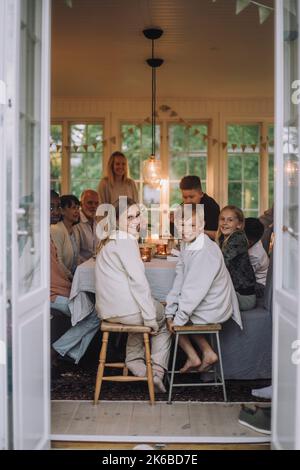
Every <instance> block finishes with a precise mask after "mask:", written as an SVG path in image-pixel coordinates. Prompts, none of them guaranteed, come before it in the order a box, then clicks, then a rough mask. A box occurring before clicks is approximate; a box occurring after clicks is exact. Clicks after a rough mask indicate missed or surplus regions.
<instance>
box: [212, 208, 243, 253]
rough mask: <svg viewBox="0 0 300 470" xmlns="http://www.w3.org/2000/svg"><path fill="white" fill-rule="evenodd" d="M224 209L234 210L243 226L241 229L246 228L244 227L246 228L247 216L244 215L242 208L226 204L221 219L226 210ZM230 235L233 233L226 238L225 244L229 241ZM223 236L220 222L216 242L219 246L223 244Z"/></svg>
mask: <svg viewBox="0 0 300 470" xmlns="http://www.w3.org/2000/svg"><path fill="white" fill-rule="evenodd" d="M224 211H232V212H233V213H234V215H235V216H236V218H237V219H238V221H239V223H240V224H241V228H240V229H239V230H244V228H245V216H244V213H243V211H242V209H240V208H239V207H237V206H225V207H223V209H222V210H221V212H220V215H219V219H220V217H221V214H222V212H224ZM230 236H231V235H229V237H227V238H226V240H225V241H224V244H225V243H227V242H228V239H229V238H230ZM223 238H224V237H223V234H222V232H221V229H220V222H219V226H218V231H217V235H216V242H217V244H218V245H219V246H220V245H221V242H222V241H223Z"/></svg>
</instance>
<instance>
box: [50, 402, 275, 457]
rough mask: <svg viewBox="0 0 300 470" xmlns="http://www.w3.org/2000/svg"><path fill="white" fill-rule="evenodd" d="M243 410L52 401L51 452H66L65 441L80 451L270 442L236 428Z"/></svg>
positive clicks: (234, 406)
mask: <svg viewBox="0 0 300 470" xmlns="http://www.w3.org/2000/svg"><path fill="white" fill-rule="evenodd" d="M256 404H257V403H256ZM248 405H249V404H248ZM264 405H265V404H264ZM239 411H240V404H237V403H226V404H224V403H196V402H187V403H182V402H177V403H173V404H172V405H168V404H167V403H165V402H158V403H156V404H155V405H154V406H151V405H149V404H148V403H147V402H128V401H126V402H112V401H107V402H105V401H102V402H99V404H98V405H97V406H94V405H93V404H92V402H90V401H52V441H53V447H55V448H61V447H66V443H67V442H69V444H68V445H69V446H71V447H72V445H73V447H74V445H75V447H76V442H77V443H78V442H81V446H80V447H82V446H84V445H85V446H86V447H88V444H90V445H92V446H93V444H91V443H94V446H96V445H97V442H98V446H99V445H100V444H99V443H104V442H106V443H107V445H110V446H112V445H113V446H114V448H123V447H118V445H120V443H123V445H125V443H127V444H126V445H129V446H131V447H130V448H132V444H133V443H135V444H137V443H153V444H154V445H155V444H156V445H160V444H161V445H166V444H168V445H170V444H171V445H173V446H174V445H175V446H176V445H179V444H181V443H186V444H188V445H192V446H194V447H193V448H195V449H196V447H195V446H196V445H200V444H202V448H203V444H214V445H219V446H221V447H222V445H223V444H239V445H241V444H245V443H247V444H261V443H268V442H269V440H270V439H269V436H266V435H263V434H260V433H257V432H255V431H251V430H250V429H248V428H246V427H244V426H242V425H240V424H239V423H238V415H239ZM64 441H65V443H64V444H63V442H64ZM72 443H73V444H72ZM74 443H75V444H74ZM84 443H85V444H84ZM118 443H119V444H118ZM93 448H100V447H93ZM110 448H112V447H110ZM125 448H128V447H125Z"/></svg>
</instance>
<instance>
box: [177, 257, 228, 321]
mask: <svg viewBox="0 0 300 470" xmlns="http://www.w3.org/2000/svg"><path fill="white" fill-rule="evenodd" d="M203 255H204V256H202V257H201V258H202V259H201V260H199V259H198V258H197V257H193V258H190V259H189V262H190V263H191V265H190V266H189V269H188V270H187V272H186V276H185V278H184V282H183V284H182V287H181V292H180V294H181V295H180V297H179V300H178V309H177V312H176V315H175V318H174V324H175V325H177V326H183V325H185V324H186V323H188V321H189V318H190V316H191V315H192V313H193V312H194V310H195V309H196V308H197V307H198V305H199V304H200V303H201V302H202V301H203V299H204V298H205V296H206V295H207V293H208V291H209V290H210V287H211V285H212V283H213V281H214V279H215V277H216V275H217V272H218V269H219V267H218V266H217V264H216V260H215V259H213V258H211V257H208V258H207V257H206V255H205V252H203ZM199 261H200V263H199Z"/></svg>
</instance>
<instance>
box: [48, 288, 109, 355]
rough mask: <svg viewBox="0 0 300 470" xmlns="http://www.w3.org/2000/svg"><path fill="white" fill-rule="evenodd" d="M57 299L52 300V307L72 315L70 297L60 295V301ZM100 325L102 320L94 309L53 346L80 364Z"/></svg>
mask: <svg viewBox="0 0 300 470" xmlns="http://www.w3.org/2000/svg"><path fill="white" fill-rule="evenodd" d="M62 299H65V300H66V302H64V301H62ZM57 300H58V297H57V298H56V301H55V302H51V307H52V308H57V309H58V310H61V311H62V312H63V313H65V314H66V315H68V316H70V315H71V313H70V310H69V308H68V305H67V304H68V301H69V299H67V298H66V297H60V299H59V301H58V302H57ZM59 307H60V308H59ZM99 326H100V320H99V318H98V317H97V315H96V311H95V310H94V311H93V312H92V313H90V315H89V316H88V317H86V318H84V319H83V320H81V321H80V322H78V323H77V324H76V325H75V326H72V327H71V328H70V329H69V330H68V331H67V332H66V333H65V334H64V335H62V336H61V337H60V338H59V339H58V340H57V341H55V343H53V344H52V347H53V348H54V349H55V351H57V352H58V353H59V354H60V355H61V356H65V355H66V354H67V355H68V356H69V357H71V358H72V359H74V361H75V364H78V362H79V361H80V359H81V358H82V357H83V356H84V354H85V352H86V350H87V348H88V346H89V344H90V342H91V341H92V339H93V338H94V336H95V334H96V333H97V331H98V329H99Z"/></svg>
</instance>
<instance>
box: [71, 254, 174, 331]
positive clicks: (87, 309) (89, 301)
mask: <svg viewBox="0 0 300 470" xmlns="http://www.w3.org/2000/svg"><path fill="white" fill-rule="evenodd" d="M177 261H178V258H177V257H172V258H171V257H168V258H167V259H161V258H152V259H151V261H149V262H144V266H145V274H146V277H147V279H148V282H149V285H150V289H151V293H152V296H153V298H154V299H156V300H158V301H159V302H165V301H166V297H167V295H168V293H169V292H170V290H171V288H172V286H173V282H174V279H175V269H176V264H177ZM95 265H96V260H95V258H90V259H89V260H87V261H85V262H84V263H82V264H80V265H79V266H78V267H77V269H76V271H75V274H74V278H73V282H72V287H71V293H70V298H69V309H70V312H71V322H72V325H73V326H74V325H76V323H78V322H79V321H81V320H83V319H84V318H85V317H87V316H88V315H89V314H90V313H92V312H93V310H94V308H95V294H96V279H95Z"/></svg>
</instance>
